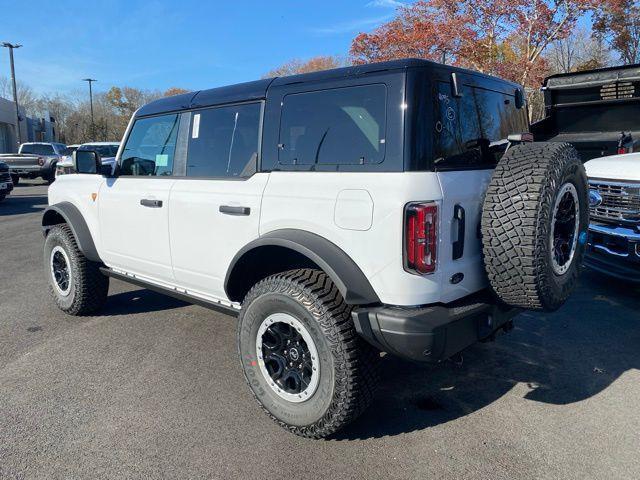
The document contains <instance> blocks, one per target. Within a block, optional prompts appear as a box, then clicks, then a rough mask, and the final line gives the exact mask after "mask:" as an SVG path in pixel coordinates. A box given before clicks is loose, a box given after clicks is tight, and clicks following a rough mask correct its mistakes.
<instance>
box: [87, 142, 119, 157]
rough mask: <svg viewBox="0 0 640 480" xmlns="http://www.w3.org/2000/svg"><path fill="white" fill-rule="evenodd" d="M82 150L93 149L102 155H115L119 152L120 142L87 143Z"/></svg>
mask: <svg viewBox="0 0 640 480" xmlns="http://www.w3.org/2000/svg"><path fill="white" fill-rule="evenodd" d="M80 149H81V150H92V151H94V152H98V153H99V154H100V156H101V157H107V158H108V157H115V156H116V153H118V144H117V143H116V144H112V145H92V144H90V143H87V144H85V145H82V147H80Z"/></svg>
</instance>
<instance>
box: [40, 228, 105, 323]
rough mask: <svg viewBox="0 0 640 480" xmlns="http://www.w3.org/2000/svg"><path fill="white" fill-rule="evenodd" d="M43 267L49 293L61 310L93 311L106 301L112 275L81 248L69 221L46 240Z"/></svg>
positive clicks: (72, 311)
mask: <svg viewBox="0 0 640 480" xmlns="http://www.w3.org/2000/svg"><path fill="white" fill-rule="evenodd" d="M44 267H45V273H46V275H47V278H48V280H49V292H50V293H51V296H52V298H53V300H54V301H55V303H56V305H57V306H58V308H60V310H62V311H63V312H65V313H68V314H69V315H87V314H90V313H94V312H96V311H98V310H100V308H102V306H103V305H104V304H105V302H106V300H107V293H108V291H109V278H108V277H106V276H105V275H103V274H102V272H100V268H99V267H100V266H99V264H97V263H95V262H91V261H89V260H87V259H86V258H85V256H84V255H83V254H82V252H80V250H79V249H78V245H77V244H76V240H75V237H74V236H73V232H71V229H70V228H69V226H68V225H66V224H61V225H56V226H54V227H52V228H51V230H49V233H48V235H47V238H46V239H45V242H44Z"/></svg>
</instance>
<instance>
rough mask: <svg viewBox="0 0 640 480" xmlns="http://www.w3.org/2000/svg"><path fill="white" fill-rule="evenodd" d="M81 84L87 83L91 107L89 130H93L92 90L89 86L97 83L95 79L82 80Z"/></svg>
mask: <svg viewBox="0 0 640 480" xmlns="http://www.w3.org/2000/svg"><path fill="white" fill-rule="evenodd" d="M82 81H83V82H88V83H89V105H90V106H91V128H93V90H92V89H91V84H92V83H93V82H97V80H96V79H95V78H83V79H82Z"/></svg>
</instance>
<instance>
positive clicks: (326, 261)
mask: <svg viewBox="0 0 640 480" xmlns="http://www.w3.org/2000/svg"><path fill="white" fill-rule="evenodd" d="M264 246H276V247H284V248H287V249H290V250H293V251H295V252H297V253H299V254H301V255H303V256H305V257H306V258H308V259H309V260H310V261H312V262H313V263H315V264H316V265H318V267H320V268H321V269H322V270H323V271H324V272H325V273H326V274H327V275H328V276H329V278H331V280H332V281H333V283H334V284H335V285H336V287H337V288H338V290H339V291H340V293H341V294H342V296H343V298H344V300H345V302H346V303H348V304H350V305H369V304H376V303H380V299H379V298H378V295H377V294H376V292H375V290H374V289H373V287H372V286H371V283H370V282H369V280H368V279H367V277H366V275H365V274H364V273H363V272H362V270H360V267H358V265H357V264H356V263H355V262H354V261H353V260H352V259H351V257H349V255H347V254H346V253H345V252H344V251H343V250H342V249H341V248H340V247H338V246H337V245H335V244H334V243H332V242H330V241H329V240H327V239H325V238H323V237H321V236H320V235H316V234H315V233H311V232H307V231H304V230H296V229H282V230H275V231H272V232H269V233H267V234H265V235H263V236H261V237H260V238H257V239H255V240H253V241H252V242H250V243H248V244H247V245H245V246H244V247H243V248H242V249H241V250H240V251H239V252H238V253H237V254H236V255H235V256H234V258H233V260H232V261H231V264H230V265H229V268H228V269H227V274H226V277H225V279H224V289H225V292H226V294H227V296H228V297H229V299H231V300H232V301H240V300H241V298H236V297H237V295H235V294H234V292H231V291H230V290H229V283H230V280H231V279H232V277H233V275H234V269H235V267H236V265H237V264H238V262H240V261H241V259H242V257H243V256H244V255H246V254H247V253H249V252H251V251H252V250H255V249H257V248H260V247H264Z"/></svg>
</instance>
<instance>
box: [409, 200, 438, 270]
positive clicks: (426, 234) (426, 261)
mask: <svg viewBox="0 0 640 480" xmlns="http://www.w3.org/2000/svg"><path fill="white" fill-rule="evenodd" d="M404 230H405V231H404V267H405V270H407V271H408V272H410V273H417V274H426V273H433V272H434V271H435V269H436V251H437V244H438V206H437V205H436V204H435V203H410V204H408V205H407V206H406V207H405V210H404Z"/></svg>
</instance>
